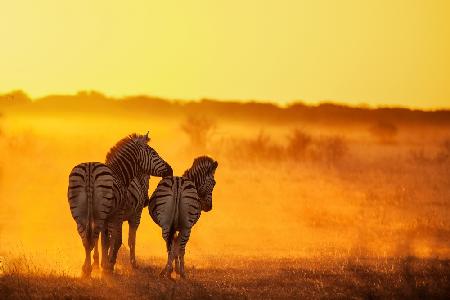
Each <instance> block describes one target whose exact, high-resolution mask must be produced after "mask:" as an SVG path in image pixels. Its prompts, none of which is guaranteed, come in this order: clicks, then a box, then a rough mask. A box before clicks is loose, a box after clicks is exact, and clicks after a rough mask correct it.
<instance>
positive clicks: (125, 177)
mask: <svg viewBox="0 0 450 300" xmlns="http://www.w3.org/2000/svg"><path fill="white" fill-rule="evenodd" d="M107 165H108V167H109V168H110V169H111V170H112V172H113V175H114V177H116V178H117V179H118V180H119V181H120V183H121V184H122V186H124V187H128V186H129V185H130V183H131V181H132V180H133V178H134V177H136V175H137V171H136V169H137V168H136V166H135V165H133V164H130V163H129V162H122V161H114V162H112V163H110V164H107Z"/></svg>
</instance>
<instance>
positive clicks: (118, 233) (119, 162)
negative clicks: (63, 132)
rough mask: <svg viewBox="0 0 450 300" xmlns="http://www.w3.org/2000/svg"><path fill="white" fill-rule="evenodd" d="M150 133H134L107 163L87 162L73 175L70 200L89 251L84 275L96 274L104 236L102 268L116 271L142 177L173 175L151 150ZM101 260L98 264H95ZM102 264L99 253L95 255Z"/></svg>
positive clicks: (69, 193) (118, 146) (169, 168)
mask: <svg viewBox="0 0 450 300" xmlns="http://www.w3.org/2000/svg"><path fill="white" fill-rule="evenodd" d="M149 140H150V139H149V137H148V133H147V134H146V135H137V134H132V135H130V136H127V137H125V138H123V139H122V140H120V141H119V142H118V143H117V144H116V145H115V146H114V147H112V148H111V150H110V151H109V153H108V155H107V157H106V164H102V163H97V162H96V163H83V164H80V165H78V166H76V167H75V168H74V169H73V170H72V172H71V173H70V175H69V188H68V199H69V205H70V209H71V212H72V216H73V218H74V219H75V221H76V222H77V225H78V232H79V234H80V236H81V238H82V240H83V245H84V248H85V254H86V257H85V262H84V265H83V268H82V271H83V275H84V276H89V275H90V273H91V271H92V266H91V264H90V261H91V257H90V255H91V251H92V249H93V248H94V246H95V244H96V243H97V240H98V235H99V232H101V233H102V234H101V236H102V239H101V240H102V267H103V268H104V269H106V270H111V271H112V270H113V269H114V264H115V262H116V258H117V251H118V250H119V248H120V246H121V244H122V223H123V219H124V215H125V214H126V211H127V204H128V202H127V200H128V197H127V190H128V187H129V185H130V183H131V181H132V180H133V178H135V177H139V176H141V175H142V174H150V175H153V176H159V177H163V176H172V174H173V171H172V168H171V166H170V165H169V164H168V163H166V162H165V161H164V160H163V159H162V158H161V157H160V156H159V155H158V153H157V152H156V151H155V150H154V149H153V148H151V147H150V146H149V145H148V144H147V143H148V142H149ZM95 260H97V261H95ZM94 264H98V254H97V255H94Z"/></svg>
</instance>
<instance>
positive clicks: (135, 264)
mask: <svg viewBox="0 0 450 300" xmlns="http://www.w3.org/2000/svg"><path fill="white" fill-rule="evenodd" d="M131 267H132V268H133V269H139V265H138V264H137V262H136V261H135V260H132V261H131Z"/></svg>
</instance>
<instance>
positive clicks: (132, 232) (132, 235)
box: [128, 222, 138, 268]
mask: <svg viewBox="0 0 450 300" xmlns="http://www.w3.org/2000/svg"><path fill="white" fill-rule="evenodd" d="M128 224H129V231H128V247H130V263H131V266H132V267H133V268H137V263H136V231H137V228H138V226H136V225H134V224H132V223H130V222H128Z"/></svg>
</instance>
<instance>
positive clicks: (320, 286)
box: [0, 254, 450, 299]
mask: <svg viewBox="0 0 450 300" xmlns="http://www.w3.org/2000/svg"><path fill="white" fill-rule="evenodd" d="M120 260H122V261H120ZM163 262H164V261H163V260H162V259H161V258H155V257H150V258H147V259H145V261H144V262H143V266H142V267H140V268H139V269H137V270H130V269H129V267H127V266H128V264H127V263H128V262H127V261H124V256H123V254H122V256H119V265H118V270H116V273H115V274H114V275H108V276H106V275H100V274H99V273H98V271H97V272H96V271H94V273H93V275H92V278H91V279H81V278H76V277H73V276H71V275H69V274H67V273H64V272H58V271H53V272H49V271H45V270H42V269H40V268H39V267H36V266H33V265H32V262H30V261H27V260H26V259H22V260H20V259H19V260H18V261H15V262H14V263H13V264H12V265H10V267H9V268H10V269H9V270H7V271H6V272H5V273H4V274H3V276H2V277H1V278H0V293H1V295H2V296H3V297H4V298H11V299H14V298H15V299H24V298H65V299H68V298H69V299H70V298H76V299H105V298H106V299H107V298H114V299H124V298H127V299H143V298H144V299H249V298H250V299H261V298H263V299H280V298H291V299H319V298H320V299H323V298H334V299H336V298H338V299H374V298H389V299H430V298H440V299H445V298H446V297H448V294H449V293H450V288H449V286H448V275H449V273H450V264H449V262H448V261H442V260H435V259H419V258H411V257H409V258H389V259H374V258H370V259H367V258H366V259H360V258H323V257H322V258H303V259H302V258H293V259H292V258H291V259H281V258H280V259H274V258H271V259H264V258H245V259H243V258H239V259H238V258H227V259H223V258H222V257H208V258H206V259H202V260H201V262H200V261H199V260H197V259H196V260H194V261H191V263H190V266H189V268H188V269H187V271H188V272H189V278H187V279H186V280H180V279H179V278H176V277H173V279H172V280H169V279H163V278H160V277H159V276H158V274H159V272H160V268H159V265H162V264H163ZM197 262H200V263H201V264H202V265H203V266H198V265H197V264H196V263H197Z"/></svg>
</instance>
